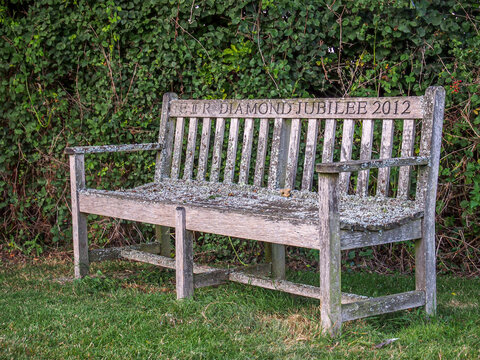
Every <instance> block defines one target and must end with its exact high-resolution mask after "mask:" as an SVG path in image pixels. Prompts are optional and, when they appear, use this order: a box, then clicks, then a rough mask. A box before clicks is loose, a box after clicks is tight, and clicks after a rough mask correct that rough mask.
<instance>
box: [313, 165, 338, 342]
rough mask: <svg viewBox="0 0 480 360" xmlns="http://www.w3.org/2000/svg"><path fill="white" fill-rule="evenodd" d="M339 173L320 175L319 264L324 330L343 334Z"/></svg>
mask: <svg viewBox="0 0 480 360" xmlns="http://www.w3.org/2000/svg"><path fill="white" fill-rule="evenodd" d="M338 178H339V175H338V173H334V174H325V173H320V174H319V184H318V196H319V198H318V201H319V250H320V258H319V267H320V305H321V312H320V314H321V323H322V328H323V332H324V333H328V334H330V335H331V336H336V335H339V334H340V330H341V325H342V303H341V300H342V293H341V268H340V264H341V257H340V222H339V216H338V202H337V194H336V190H337V186H338Z"/></svg>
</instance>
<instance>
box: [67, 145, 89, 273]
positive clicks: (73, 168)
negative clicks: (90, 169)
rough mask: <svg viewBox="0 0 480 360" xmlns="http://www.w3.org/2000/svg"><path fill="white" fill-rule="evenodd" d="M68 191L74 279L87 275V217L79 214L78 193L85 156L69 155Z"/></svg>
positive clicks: (83, 172)
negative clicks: (70, 202) (69, 196)
mask: <svg viewBox="0 0 480 360" xmlns="http://www.w3.org/2000/svg"><path fill="white" fill-rule="evenodd" d="M69 157H70V189H71V196H72V236H73V259H74V274H75V278H76V279H80V278H83V277H84V276H86V275H87V274H88V269H89V259H88V237H87V216H86V215H85V214H84V213H81V212H80V204H79V199H78V191H79V190H81V189H84V188H85V156H84V155H83V154H76V155H70V156H69Z"/></svg>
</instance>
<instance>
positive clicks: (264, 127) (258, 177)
mask: <svg viewBox="0 0 480 360" xmlns="http://www.w3.org/2000/svg"><path fill="white" fill-rule="evenodd" d="M268 122H269V119H261V120H260V129H259V131H258V146H257V158H256V161H255V175H254V180H253V184H254V185H255V186H259V187H260V186H263V178H264V176H265V162H266V157H267V147H268V143H269V141H268Z"/></svg>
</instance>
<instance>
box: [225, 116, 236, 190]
mask: <svg viewBox="0 0 480 360" xmlns="http://www.w3.org/2000/svg"><path fill="white" fill-rule="evenodd" d="M238 127H239V121H238V119H237V118H232V119H231V120H230V132H229V135H228V148H227V161H226V162H225V175H224V178H223V182H225V183H227V184H231V183H233V177H234V175H235V163H236V160H237V147H238Z"/></svg>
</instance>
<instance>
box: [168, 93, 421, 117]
mask: <svg viewBox="0 0 480 360" xmlns="http://www.w3.org/2000/svg"><path fill="white" fill-rule="evenodd" d="M422 103H423V98H422V97H421V96H402V97H380V98H342V99H339V98H334V99H260V100H234V99H227V100H175V101H172V104H171V109H170V111H171V114H172V116H179V117H180V116H184V117H190V116H193V117H224V118H232V117H233V118H237V117H239V118H246V117H251V118H276V117H278V118H284V119H295V118H300V119H362V118H363V119H419V118H422V116H423V109H422Z"/></svg>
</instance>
